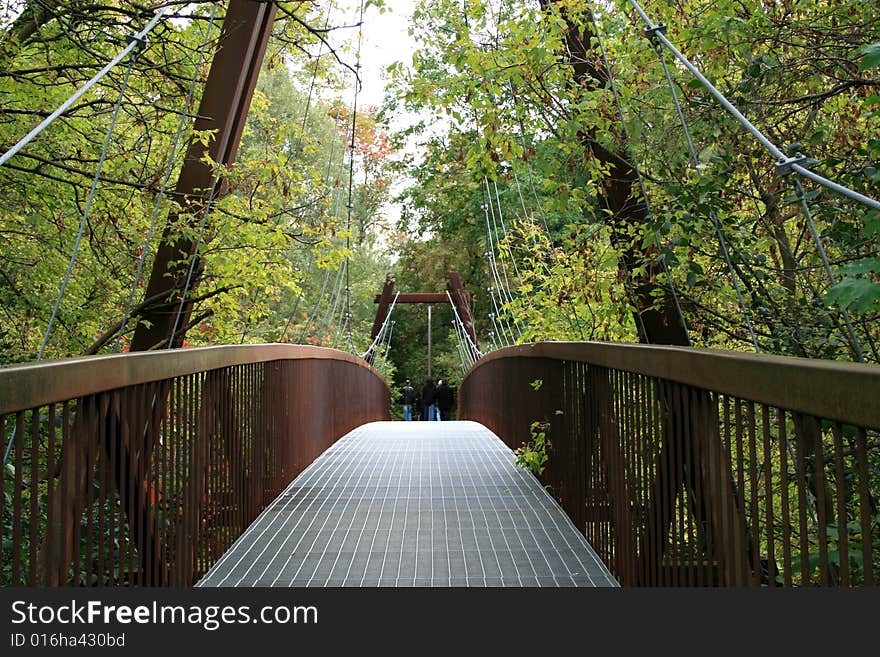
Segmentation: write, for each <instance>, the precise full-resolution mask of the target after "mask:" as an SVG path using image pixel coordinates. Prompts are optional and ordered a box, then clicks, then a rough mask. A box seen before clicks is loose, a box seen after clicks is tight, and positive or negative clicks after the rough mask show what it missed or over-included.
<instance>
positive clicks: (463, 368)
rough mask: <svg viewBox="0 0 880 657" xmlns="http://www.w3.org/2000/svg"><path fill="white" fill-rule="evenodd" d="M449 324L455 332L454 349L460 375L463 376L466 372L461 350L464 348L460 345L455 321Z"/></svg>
mask: <svg viewBox="0 0 880 657" xmlns="http://www.w3.org/2000/svg"><path fill="white" fill-rule="evenodd" d="M451 323H452V328H453V330H454V331H455V348H456V351H457V352H458V363H459V368H460V369H461V373H462V375H464V373H465V372H467V368H466V367H465V364H464V350H463V349H464V346H463V345H462V343H461V336H460V335H459V332H458V325H457V324H456V323H455V320H453V321H452V322H451Z"/></svg>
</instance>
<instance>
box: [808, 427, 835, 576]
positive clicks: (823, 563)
mask: <svg viewBox="0 0 880 657" xmlns="http://www.w3.org/2000/svg"><path fill="white" fill-rule="evenodd" d="M804 422H805V424H806V423H807V422H810V423H813V422H815V427H816V430H815V432H813V446H814V450H815V454H816V460H815V475H816V515H817V519H818V527H817V531H818V532H819V572H820V580H821V583H822V586H830V584H831V581H830V578H829V574H830V573H829V570H828V569H829V564H828V525H829V522H833V521H834V518H833V517H832V518H828V514H827V506H826V504H825V448H824V445H823V441H822V426H821V424H820V422H819V419H818V418H815V419H813V418H806V417H805V418H804Z"/></svg>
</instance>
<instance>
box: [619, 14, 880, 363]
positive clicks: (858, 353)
mask: <svg viewBox="0 0 880 657" xmlns="http://www.w3.org/2000/svg"><path fill="white" fill-rule="evenodd" d="M629 3H630V4H631V5H632V6H633V8H634V9H635V10H636V12H637V13H638V14H639V16H640V17H641V19H642V22H643V23H644V24H645V25H646V27H647V29H646V30H645V32H646V34H648V35H649V36H650V37H651V38H652V39H656V40H657V41H658V42H660V43H662V44H663V45H664V46H665V47H666V48H667V49H668V50H669V51H670V52H671V53H672V54H673V55H674V56H675V58H676V59H678V61H680V62H681V63H682V65H684V67H685V68H687V69H688V71H690V72H691V73H692V74H693V76H694V77H695V78H697V80H698V81H699V82H700V84H702V85H703V87H705V88H706V90H707V91H708V92H709V93H710V94H711V95H712V96H714V98H715V99H716V100H717V101H718V102H719V103H720V104H721V106H722V107H724V109H726V110H727V111H728V112H729V113H730V114H731V115H732V116H733V117H734V118H735V119H736V120H737V122H739V123H740V124H741V125H742V126H743V127H744V128H745V129H746V130H747V131H748V132H750V133H751V134H752V136H754V137H755V139H757V140H758V142H759V143H760V144H761V145H762V146H764V148H765V149H767V150H768V151H769V152H770V153H771V154H772V155H773V156H774V157H775V158H776V160H777V162H776V167H777V171H779V173H780V174H781V175H788V174H789V173H795V174H800V175H801V176H803V177H805V178H808V179H809V180H812V181H813V182H816V183H817V184H819V185H822V186H824V187H826V188H828V189H832V190H834V191H836V192H838V193H839V194H842V195H843V196H846V197H848V198H850V199H852V200H854V201H857V202H859V203H861V204H863V205H866V206H868V207H871V208H874V209H875V210H880V201H877V200H875V199H872V198H869V197H867V196H865V195H863V194H860V193H858V192H856V191H854V190H851V189H849V188H847V187H844V186H843V185H839V184H837V183H835V182H833V181H831V180H828V179H827V178H824V177H822V176H820V175H818V174H815V173H813V172H812V171H810V170H809V169H807V168H806V167H804V166H802V163H803V162H804V161H805V159H806V158H804V157H803V156H802V155H800V154H799V155H797V156H795V157H787V156H786V155H785V154H784V153H783V152H782V151H781V150H780V149H779V148H778V147H777V146H776V145H775V144H774V143H773V142H772V141H770V139H769V138H767V137H766V136H765V135H764V134H763V133H762V132H761V131H760V130H758V128H756V127H755V126H754V124H752V122H751V121H749V120H748V119H747V118H746V117H745V116H744V115H743V114H742V112H740V111H739V109H737V108H736V106H735V105H733V103H731V102H730V101H729V100H728V99H727V98H726V97H725V96H724V94H722V93H721V92H720V91H719V90H718V89H717V88H716V87H715V85H713V84H712V83H711V82H710V81H709V80H708V78H706V76H704V75H703V74H702V73H701V72H700V70H699V69H698V68H697V67H696V66H694V65H693V64H692V63H691V62H690V61H689V60H688V59H687V57H685V56H684V55H683V54H682V53H681V52H680V51H679V50H678V49H677V48H676V47H675V45H673V43H672V42H671V41H670V40H669V39H668V38H666V35H665V34H664V32H665V30H666V28H665V26H663V25H657V24H655V23H654V22H653V21H652V20H651V19H650V18H649V17H648V15H647V14H646V13H645V11H644V9H642V7H641V5H639V3H638V2H637V1H636V0H629ZM793 185H794V188H795V191H796V192H797V195H798V197H799V200H800V201H801V205H802V208H803V209H804V216H805V218H806V220H807V224H808V226H809V229H810V233H811V236H812V237H813V241H814V242H815V244H816V248H817V250H818V253H819V257H820V259H821V260H822V265H823V267H824V268H825V272H826V274H827V275H828V279H829V280H830V281H831V284H832V285H835V284H836V282H837V277H836V276H835V275H834V271H833V270H832V268H831V262H830V261H829V259H828V256H827V254H826V252H825V247H824V245H823V244H822V239H821V236H820V235H819V232H818V231H817V230H816V226H815V223H814V221H813V216H812V212H811V211H810V209H809V204H808V203H807V200H806V197H805V196H804V193H803V185H802V184H801V182H800V179H799V178H797V176H795V177H794V183H793ZM840 312H841V315H842V316H843V318H844V321H845V323H846V326H847V330H848V332H849V335H850V340H851V341H852V344H851V346H852V348H853V353H854V355H855V357H856V359H857V360H859V361H864V354H863V352H862V347H861V342H860V341H859V338H858V336H857V335H856V333H855V328H854V327H853V325H852V321H851V320H850V317H849V313H848V312H847V310H846V309H845V308H841V309H840Z"/></svg>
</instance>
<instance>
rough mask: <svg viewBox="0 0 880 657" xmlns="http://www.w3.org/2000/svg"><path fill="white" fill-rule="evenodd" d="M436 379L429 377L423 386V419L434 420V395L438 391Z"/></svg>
mask: <svg viewBox="0 0 880 657" xmlns="http://www.w3.org/2000/svg"><path fill="white" fill-rule="evenodd" d="M436 390H437V389H436V388H435V387H434V381H432V380H431V377H428V378H427V380H426V381H425V385H423V386H422V419H423V420H433V419H435V418H434V395H435V393H436Z"/></svg>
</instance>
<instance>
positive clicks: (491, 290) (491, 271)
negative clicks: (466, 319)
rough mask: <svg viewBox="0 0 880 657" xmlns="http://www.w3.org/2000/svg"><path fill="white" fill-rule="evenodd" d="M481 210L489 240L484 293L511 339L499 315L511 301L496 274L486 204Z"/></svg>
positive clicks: (508, 328) (504, 318) (499, 277)
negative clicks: (496, 294)
mask: <svg viewBox="0 0 880 657" xmlns="http://www.w3.org/2000/svg"><path fill="white" fill-rule="evenodd" d="M485 180H486V179H485V177H484V181H485ZM487 189H488V186H487ZM485 198H486V197H484V199H485ZM482 210H483V215H484V218H485V220H486V233H487V236H488V239H489V250H488V251H486V253H485V256H486V258H487V260H488V265H489V274H490V276H491V277H492V285H490V286H489V287H488V288H487V290H486V291H487V292H489V294H490V295H491V297H492V305H493V307H494V308H495V314H496V315H497V316H498V321H499V322H501V323H503V324H504V325H505V327H506V329H507V331H508V332H509V333H510V335H511V337H513V330H512V329H511V328H510V325H509V323H508V322H507V320H506V317H504V316H503V315H502V314H501V310H500V308H501V306H504V305H506V304H507V303H508V302H512V301H513V299H512V298H510V299H507V298H506V297H505V296H504V292H503V291H502V290H504V283H503V282H502V280H501V276H500V275H499V273H498V267H497V265H496V264H495V245H494V242H493V238H492V227H491V225H490V223H489V205H488V204H487V203H484V204H483V207H482ZM496 290H497V291H498V296H499V298H500V299H501V303H500V304H499V303H498V302H497V301H496V299H495V291H496ZM520 335H522V333H521V332H520ZM513 341H514V342H516V338H513Z"/></svg>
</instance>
